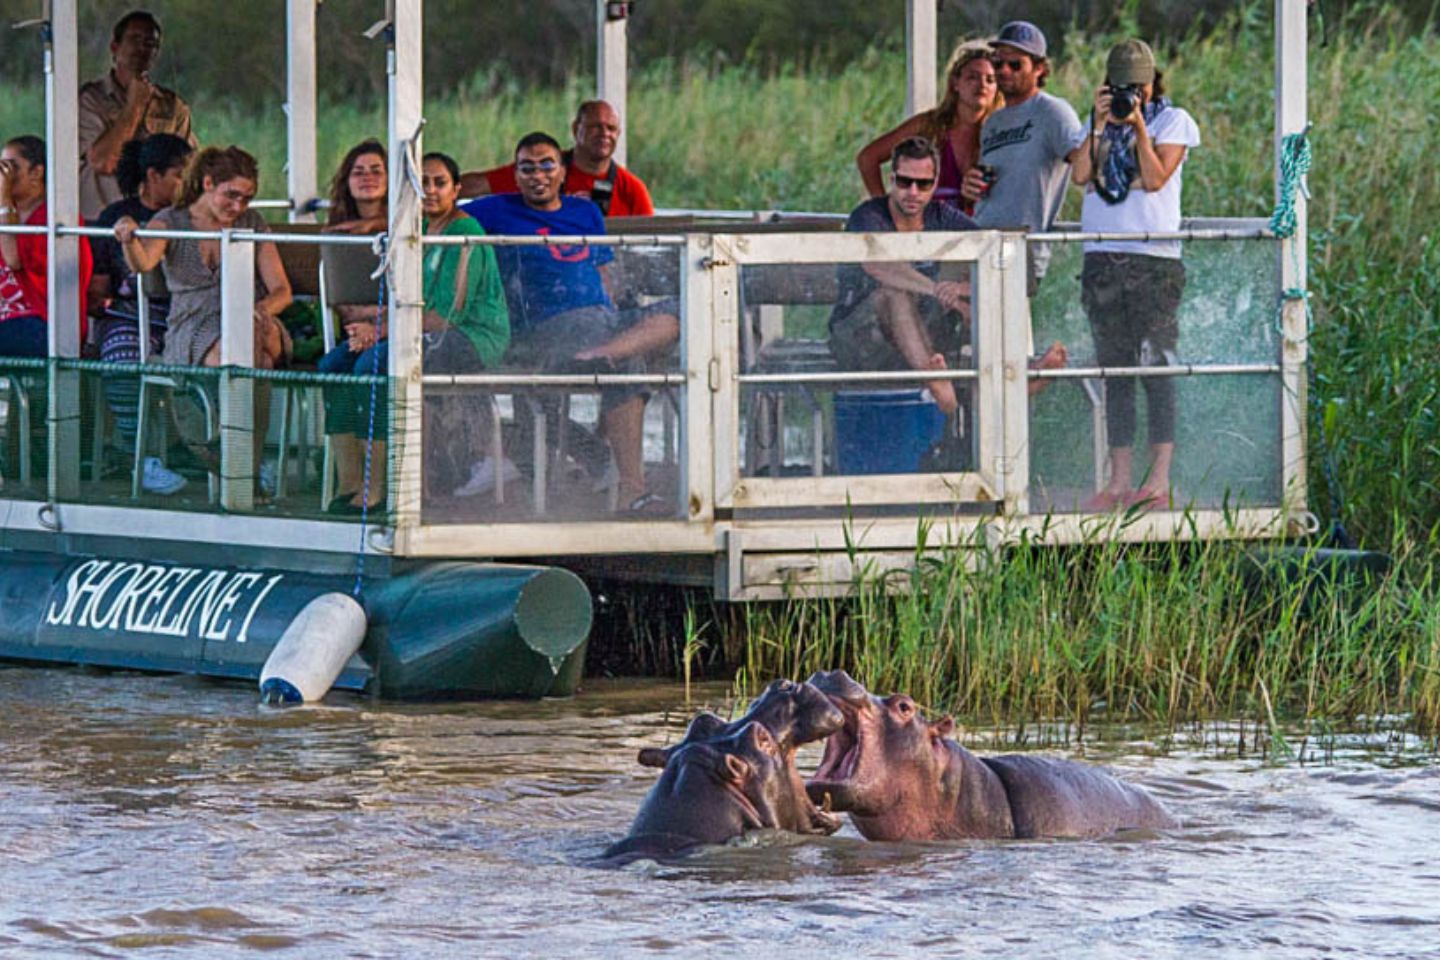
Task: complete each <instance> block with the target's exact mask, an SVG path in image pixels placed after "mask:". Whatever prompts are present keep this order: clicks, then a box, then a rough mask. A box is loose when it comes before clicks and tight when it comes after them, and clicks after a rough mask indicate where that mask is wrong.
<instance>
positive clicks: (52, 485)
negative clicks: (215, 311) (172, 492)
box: [45, 0, 99, 500]
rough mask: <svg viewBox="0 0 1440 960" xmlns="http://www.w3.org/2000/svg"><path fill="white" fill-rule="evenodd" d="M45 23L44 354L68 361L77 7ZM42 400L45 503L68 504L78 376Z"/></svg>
mask: <svg viewBox="0 0 1440 960" xmlns="http://www.w3.org/2000/svg"><path fill="white" fill-rule="evenodd" d="M45 16H46V19H48V20H49V24H50V36H49V39H48V41H47V42H46V44H45V205H46V210H47V211H48V214H49V219H48V225H49V228H50V232H49V235H48V236H47V237H46V241H47V255H48V260H47V263H46V283H47V284H48V291H47V295H46V299H47V302H46V310H47V315H48V316H49V318H50V320H49V323H48V324H47V326H48V328H49V330H48V337H49V344H48V350H49V354H50V356H51V357H67V358H68V357H78V356H79V355H80V319H81V318H80V243H81V240H80V238H79V237H62V236H60V235H59V234H57V233H56V232H55V228H56V227H58V226H61V225H68V226H75V225H77V224H78V223H80V135H79V127H78V124H77V122H76V118H75V108H76V97H77V96H78V92H79V90H80V76H79V72H78V62H77V33H76V30H77V23H76V0H52V2H49V3H47V4H46V10H45ZM48 399H49V405H48V408H47V409H48V412H47V413H46V426H47V428H48V429H47V430H46V453H47V454H48V463H49V477H48V485H47V489H48V491H49V498H50V499H51V500H60V499H73V498H75V497H77V496H78V495H79V492H80V374H79V373H78V372H77V371H74V370H67V371H60V370H54V369H52V370H51V371H50V377H49V383H48ZM96 427H97V429H98V428H99V425H98V424H97V425H96Z"/></svg>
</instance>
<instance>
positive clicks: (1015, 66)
mask: <svg viewBox="0 0 1440 960" xmlns="http://www.w3.org/2000/svg"><path fill="white" fill-rule="evenodd" d="M990 63H991V65H992V66H994V67H995V69H996V70H999V69H1000V68H1001V67H1009V68H1010V69H1011V70H1014V71H1015V72H1016V73H1019V72H1020V71H1021V70H1024V69H1025V61H1024V60H1002V59H1000V58H999V57H996V58H994V59H992V60H991V61H990Z"/></svg>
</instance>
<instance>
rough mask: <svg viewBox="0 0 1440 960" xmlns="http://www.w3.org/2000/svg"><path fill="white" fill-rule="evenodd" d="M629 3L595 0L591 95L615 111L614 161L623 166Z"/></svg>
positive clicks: (625, 126)
mask: <svg viewBox="0 0 1440 960" xmlns="http://www.w3.org/2000/svg"><path fill="white" fill-rule="evenodd" d="M629 16H630V4H629V3H628V2H616V0H595V43H596V55H595V75H596V76H595V95H596V96H597V97H599V98H600V99H601V100H604V101H606V102H608V103H609V104H610V106H612V107H614V108H615V112H616V113H618V114H619V115H620V142H619V143H617V144H615V162H616V163H618V164H620V165H621V166H624V165H625V164H627V163H628V162H629V161H628V160H627V159H626V155H625V140H626V136H627V131H628V130H629V127H630V114H629V112H628V111H627V110H626V106H627V104H626V97H627V94H628V92H629V74H628V70H629V65H628V63H627V59H626V58H627V56H628V53H629V35H628V33H627V31H626V24H627V23H628V22H629Z"/></svg>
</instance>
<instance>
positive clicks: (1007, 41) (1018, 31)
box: [990, 20, 1046, 60]
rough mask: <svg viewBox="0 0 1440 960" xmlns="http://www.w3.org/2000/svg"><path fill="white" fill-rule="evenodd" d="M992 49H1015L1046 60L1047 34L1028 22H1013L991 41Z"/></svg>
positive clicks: (1002, 28) (1001, 29)
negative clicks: (1000, 47)
mask: <svg viewBox="0 0 1440 960" xmlns="http://www.w3.org/2000/svg"><path fill="white" fill-rule="evenodd" d="M990 46H992V47H999V46H1005V47H1014V48H1015V49H1016V50H1020V51H1022V52H1024V53H1028V54H1030V56H1032V57H1039V58H1041V59H1042V60H1043V59H1044V58H1045V49H1046V47H1045V34H1043V33H1041V32H1040V28H1039V27H1037V26H1035V24H1033V23H1031V22H1030V21H1028V20H1011V21H1010V22H1009V23H1007V24H1005V26H1003V27H1001V28H1000V33H999V35H998V36H996V37H995V39H994V40H991V41H990Z"/></svg>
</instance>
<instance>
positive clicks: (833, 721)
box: [639, 679, 845, 767]
mask: <svg viewBox="0 0 1440 960" xmlns="http://www.w3.org/2000/svg"><path fill="white" fill-rule="evenodd" d="M751 722H754V723H763V724H764V725H765V729H767V730H769V731H770V735H771V736H772V737H774V738H775V742H776V743H778V744H779V745H780V748H781V749H782V750H786V751H788V752H789V753H790V755H791V756H792V757H793V756H794V753H795V749H796V748H797V747H799V746H801V745H803V744H806V743H811V742H813V741H815V740H823V739H825V738H826V737H828V736H830V734H832V733H834V732H835V731H836V730H839V729H840V728H841V727H843V726H844V725H845V715H844V714H843V713H841V712H840V710H839V708H837V707H836V706H835V705H834V704H832V703H831V702H830V698H829V697H827V696H826V695H825V694H823V693H821V692H820V691H819V690H817V689H816V688H815V686H814V684H811V683H795V682H794V681H793V680H785V679H780V680H772V681H771V682H770V685H769V686H768V687H766V688H765V692H764V693H762V694H761V695H760V696H759V697H758V698H757V699H756V700H755V702H754V703H752V704H751V705H750V709H749V710H747V711H746V712H745V716H743V717H741V718H740V719H739V720H735V721H732V722H729V723H727V722H725V720H724V719H723V718H721V717H720V716H719V715H718V714H714V713H711V712H710V711H708V710H707V711H704V712H702V713H697V714H696V715H695V719H694V720H691V721H690V726H689V727H688V728H686V730H685V736H684V737H682V738H681V739H680V742H679V743H677V744H675V745H674V746H670V747H645V748H644V749H642V750H641V751H640V756H639V760H640V762H641V763H642V764H644V765H645V766H647V767H663V766H665V764H666V762H667V761H669V759H670V757H671V756H672V755H674V753H675V751H677V750H679V749H680V748H682V747H684V746H686V745H687V744H691V743H697V742H699V741H701V740H710V739H712V738H714V737H722V736H728V735H730V734H732V733H735V732H736V731H737V730H739V729H740V728H742V727H744V726H745V724H747V723H751Z"/></svg>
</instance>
